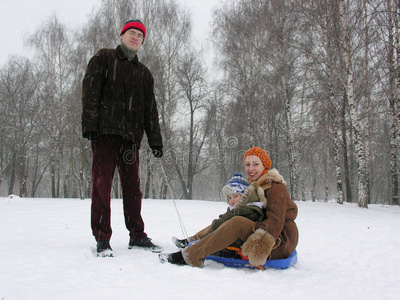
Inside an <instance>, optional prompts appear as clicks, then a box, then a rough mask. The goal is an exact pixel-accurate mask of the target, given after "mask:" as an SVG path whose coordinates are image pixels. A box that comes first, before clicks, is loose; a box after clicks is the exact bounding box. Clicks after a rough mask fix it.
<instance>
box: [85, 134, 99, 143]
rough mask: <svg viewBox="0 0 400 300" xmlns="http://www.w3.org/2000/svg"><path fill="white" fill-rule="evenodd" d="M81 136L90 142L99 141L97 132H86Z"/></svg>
mask: <svg viewBox="0 0 400 300" xmlns="http://www.w3.org/2000/svg"><path fill="white" fill-rule="evenodd" d="M82 136H83V137H84V138H87V139H88V140H89V141H92V142H96V141H98V140H99V133H98V132H97V131H87V132H84V133H83V135H82Z"/></svg>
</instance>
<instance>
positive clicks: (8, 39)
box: [0, 0, 219, 67]
mask: <svg viewBox="0 0 400 300" xmlns="http://www.w3.org/2000/svg"><path fill="white" fill-rule="evenodd" d="M177 1H178V3H182V4H183V6H184V7H187V8H189V9H190V11H191V13H192V18H193V19H192V20H193V32H194V34H195V36H196V39H197V40H198V41H200V42H204V41H206V40H207V39H206V35H207V34H208V32H209V28H210V26H209V25H210V24H209V23H210V21H211V9H212V8H213V7H214V5H216V4H218V3H219V1H218V0H201V1H200V0H177ZM100 3H101V0H0V28H1V31H0V67H1V66H2V65H3V64H4V63H5V62H6V61H7V59H8V57H9V55H12V54H18V55H23V56H27V57H29V55H30V52H29V51H30V50H29V48H27V47H25V46H24V43H23V40H24V35H25V36H26V35H29V34H32V33H33V32H34V31H35V30H36V29H37V28H38V27H39V26H40V24H41V23H42V22H43V21H45V20H46V18H47V17H49V16H51V15H52V14H53V13H55V14H56V15H57V16H58V18H59V19H60V21H61V22H63V23H64V24H66V25H68V26H71V27H74V26H76V25H79V24H83V23H84V22H85V21H86V20H87V16H88V14H89V13H90V12H91V11H92V9H93V8H94V7H95V6H99V5H100ZM203 36H204V38H203Z"/></svg>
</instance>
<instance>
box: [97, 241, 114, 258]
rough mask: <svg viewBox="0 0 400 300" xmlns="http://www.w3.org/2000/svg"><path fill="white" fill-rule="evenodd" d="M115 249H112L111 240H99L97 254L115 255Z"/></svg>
mask: <svg viewBox="0 0 400 300" xmlns="http://www.w3.org/2000/svg"><path fill="white" fill-rule="evenodd" d="M112 251H113V250H112V249H111V246H110V242H109V241H98V242H97V256H98V257H113V252H112Z"/></svg>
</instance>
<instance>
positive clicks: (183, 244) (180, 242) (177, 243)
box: [172, 237, 189, 249]
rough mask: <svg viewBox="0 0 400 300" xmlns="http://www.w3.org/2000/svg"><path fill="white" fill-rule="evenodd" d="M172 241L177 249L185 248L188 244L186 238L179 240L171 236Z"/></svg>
mask: <svg viewBox="0 0 400 300" xmlns="http://www.w3.org/2000/svg"><path fill="white" fill-rule="evenodd" d="M172 241H173V242H174V244H175V246H177V247H178V248H179V249H183V248H186V246H187V245H188V244H189V241H188V239H183V240H179V239H177V238H176V237H173V238H172Z"/></svg>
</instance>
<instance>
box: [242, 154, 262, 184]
mask: <svg viewBox="0 0 400 300" xmlns="http://www.w3.org/2000/svg"><path fill="white" fill-rule="evenodd" d="M244 168H245V170H246V173H247V175H248V176H249V178H250V180H257V179H258V178H260V176H261V174H262V172H263V171H264V170H265V167H264V165H263V163H262V161H261V159H260V158H259V157H258V156H255V155H249V156H247V157H246V158H245V159H244Z"/></svg>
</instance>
